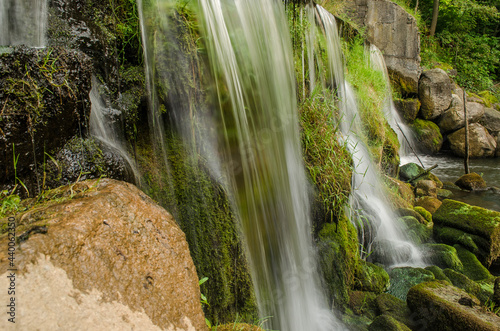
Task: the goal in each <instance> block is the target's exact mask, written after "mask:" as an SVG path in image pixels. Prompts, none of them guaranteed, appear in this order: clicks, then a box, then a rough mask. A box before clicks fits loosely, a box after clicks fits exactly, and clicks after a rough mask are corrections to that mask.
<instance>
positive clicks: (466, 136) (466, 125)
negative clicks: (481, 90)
mask: <svg viewBox="0 0 500 331" xmlns="http://www.w3.org/2000/svg"><path fill="white" fill-rule="evenodd" d="M463 99H464V118H465V155H464V166H465V173H466V174H468V173H469V119H468V117H467V92H465V89H464V94H463Z"/></svg>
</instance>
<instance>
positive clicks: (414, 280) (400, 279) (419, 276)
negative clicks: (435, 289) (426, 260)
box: [387, 267, 434, 301]
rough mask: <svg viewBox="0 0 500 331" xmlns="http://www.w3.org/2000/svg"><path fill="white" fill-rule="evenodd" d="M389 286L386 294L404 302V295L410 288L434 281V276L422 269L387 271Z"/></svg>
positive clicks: (402, 268)
mask: <svg viewBox="0 0 500 331" xmlns="http://www.w3.org/2000/svg"><path fill="white" fill-rule="evenodd" d="M389 277H390V279H391V286H390V287H389V290H388V291H387V293H389V294H391V295H393V296H395V297H396V298H399V299H401V300H403V301H405V300H406V295H407V293H408V291H409V290H410V288H411V287H413V286H415V285H417V284H420V283H423V282H428V281H431V280H434V274H433V273H432V272H430V271H428V270H425V269H422V268H411V267H401V268H394V269H392V270H391V271H389Z"/></svg>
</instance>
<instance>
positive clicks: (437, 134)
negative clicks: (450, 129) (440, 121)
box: [411, 118, 443, 154]
mask: <svg viewBox="0 0 500 331" xmlns="http://www.w3.org/2000/svg"><path fill="white" fill-rule="evenodd" d="M411 128H412V129H413V131H414V132H415V135H416V137H417V140H418V141H419V150H420V151H422V152H423V153H425V154H435V153H437V152H439V150H440V149H441V146H442V145H443V136H442V135H441V131H440V130H439V127H438V126H437V124H436V123H434V122H431V121H426V120H422V119H419V118H417V119H416V120H415V121H414V122H413V124H412V125H411Z"/></svg>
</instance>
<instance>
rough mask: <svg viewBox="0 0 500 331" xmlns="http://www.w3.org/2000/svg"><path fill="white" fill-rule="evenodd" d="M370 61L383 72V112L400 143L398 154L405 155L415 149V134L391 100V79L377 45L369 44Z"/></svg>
mask: <svg viewBox="0 0 500 331" xmlns="http://www.w3.org/2000/svg"><path fill="white" fill-rule="evenodd" d="M370 61H371V65H372V67H373V68H374V69H375V70H378V71H380V72H382V73H383V74H384V78H385V81H386V86H387V96H386V99H385V108H384V113H385V115H386V118H387V120H388V121H389V124H390V126H391V128H392V129H393V130H394V131H395V132H396V133H397V135H398V140H399V142H400V143H401V147H400V149H399V155H400V156H401V157H406V156H408V155H410V154H411V152H412V151H415V150H417V148H416V142H415V135H414V134H413V131H412V130H411V129H410V127H409V126H408V125H406V123H405V122H404V121H403V120H402V119H401V116H400V115H399V112H398V111H397V109H396V106H395V105H394V101H393V100H392V89H391V81H390V79H389V73H388V71H387V66H386V65H385V60H384V55H383V54H382V52H381V51H380V49H378V47H377V46H375V45H373V44H371V45H370Z"/></svg>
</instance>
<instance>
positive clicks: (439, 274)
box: [425, 265, 451, 283]
mask: <svg viewBox="0 0 500 331" xmlns="http://www.w3.org/2000/svg"><path fill="white" fill-rule="evenodd" d="M425 270H429V271H430V272H432V273H433V274H434V277H435V278H436V279H437V280H445V281H447V282H450V283H451V281H450V279H449V278H448V277H447V276H446V274H445V273H444V271H443V269H441V268H440V267H438V266H435V265H431V266H429V267H425Z"/></svg>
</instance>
